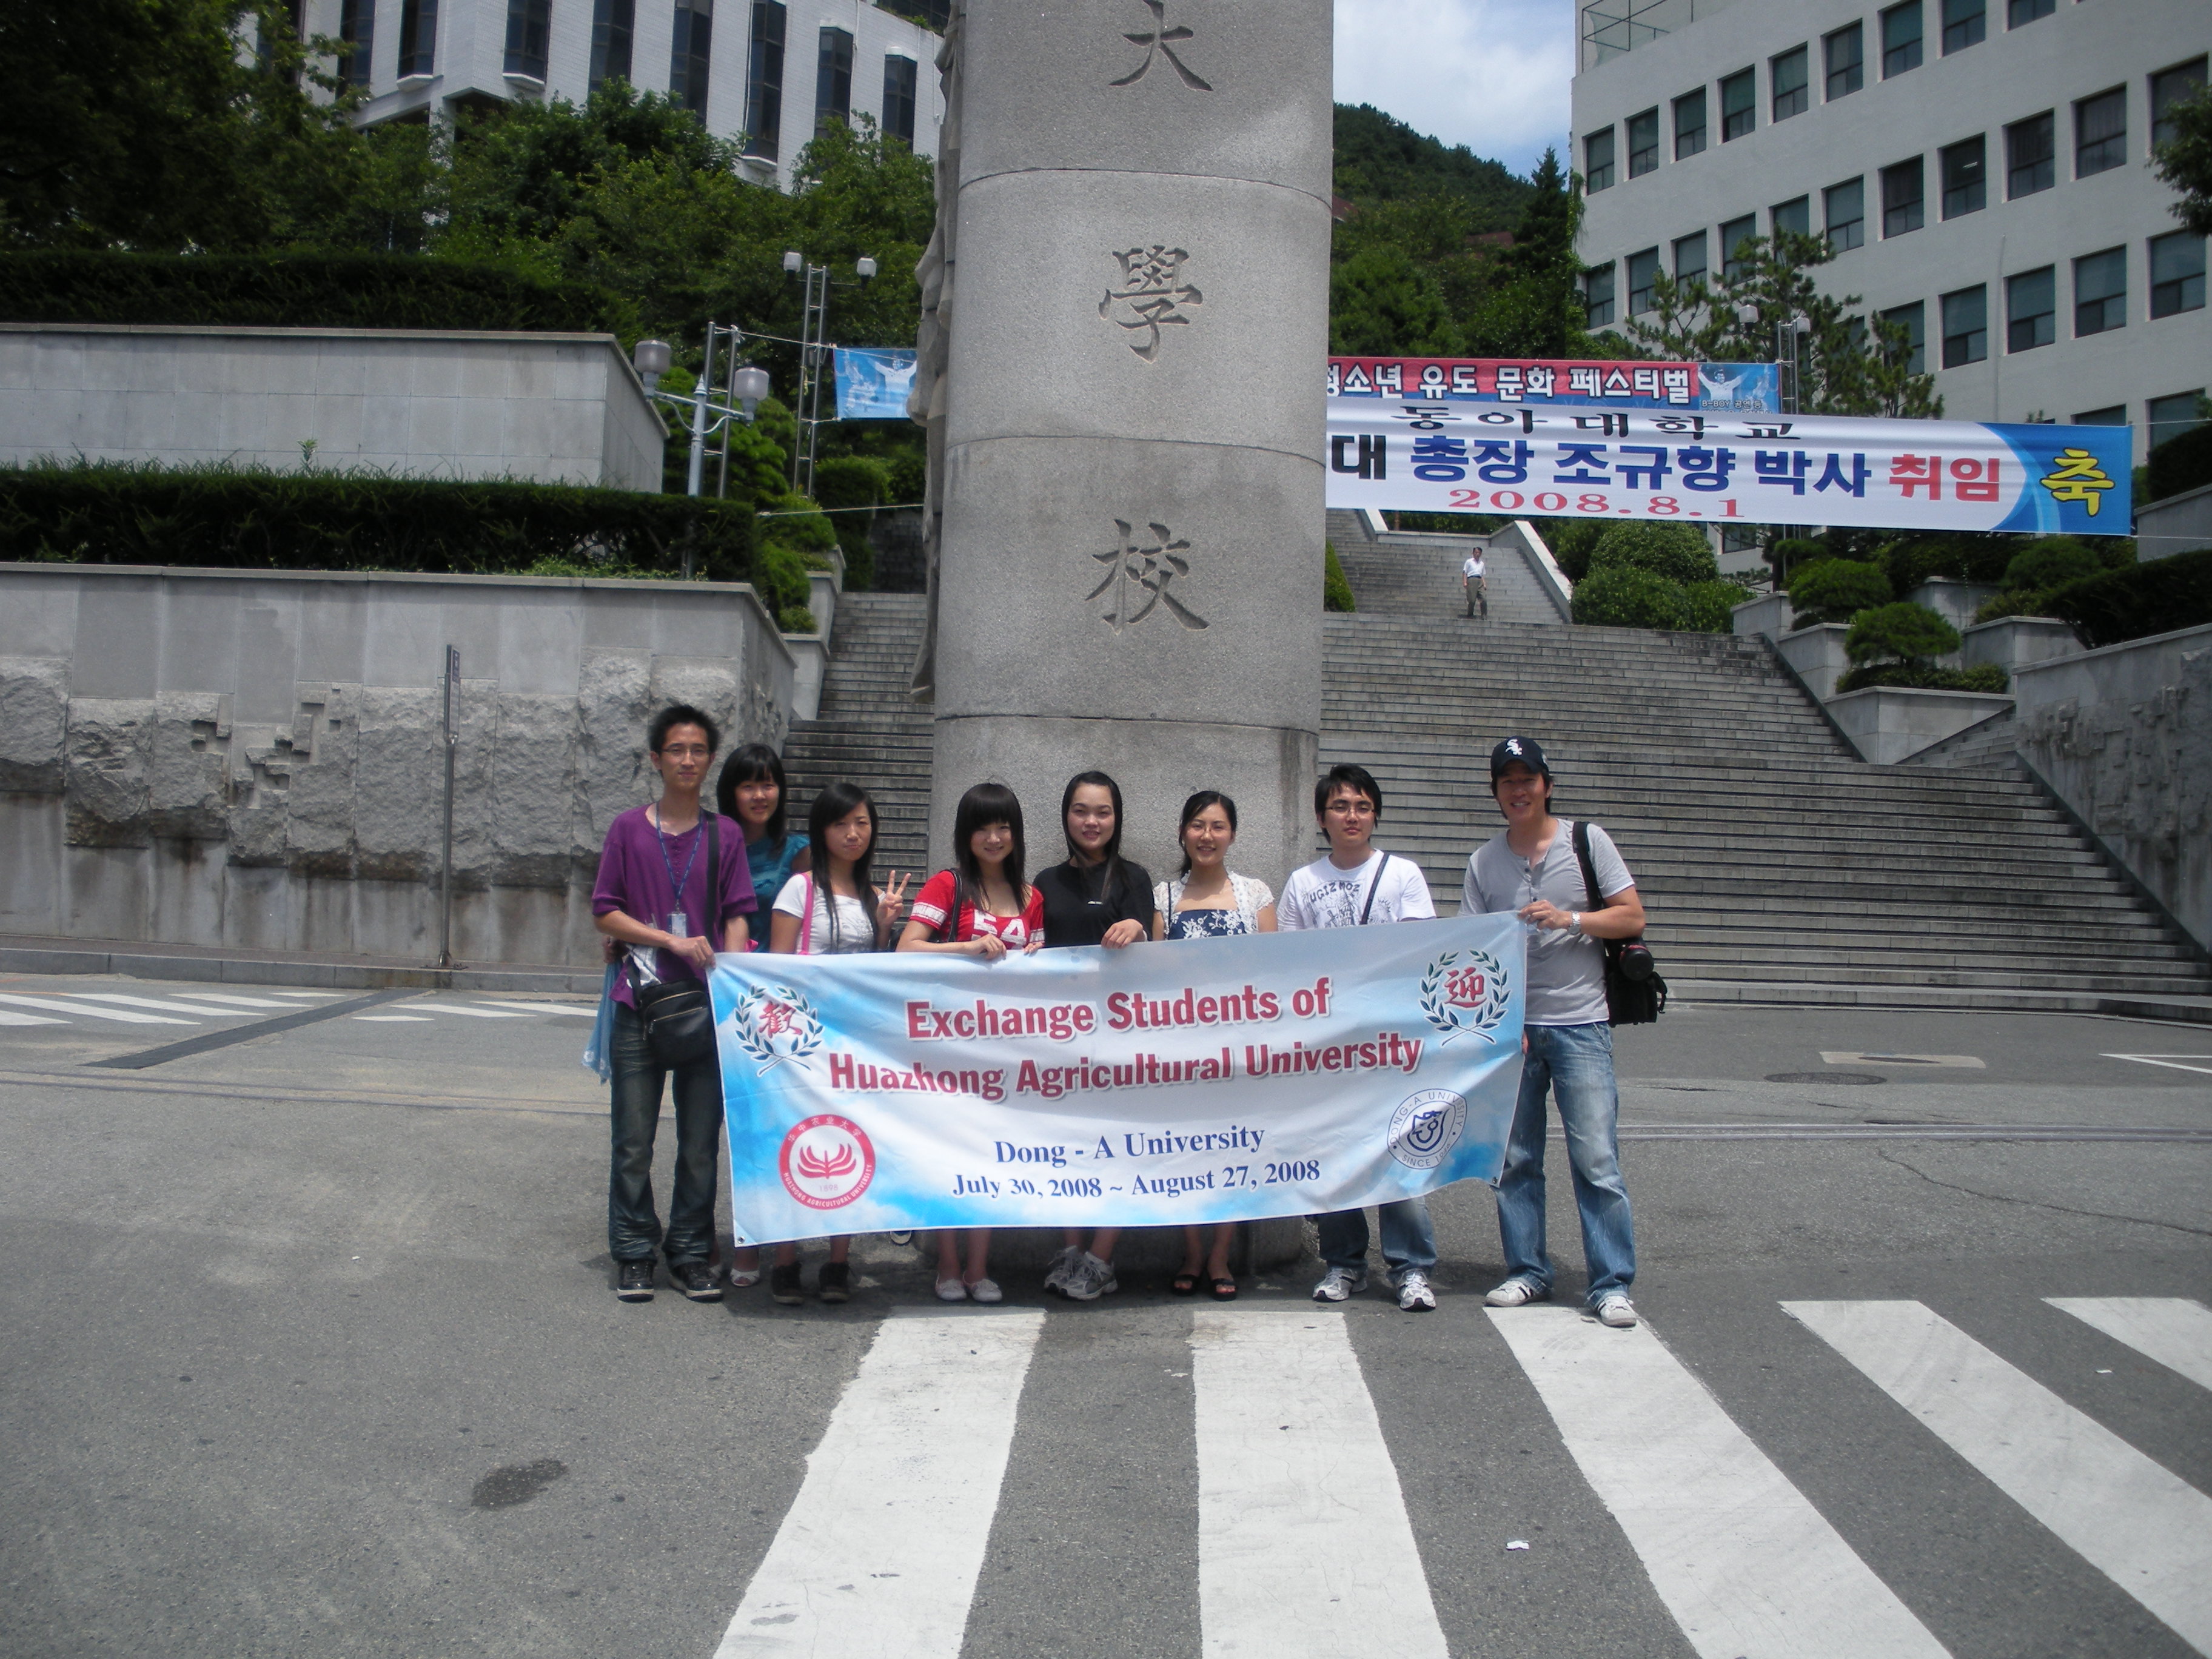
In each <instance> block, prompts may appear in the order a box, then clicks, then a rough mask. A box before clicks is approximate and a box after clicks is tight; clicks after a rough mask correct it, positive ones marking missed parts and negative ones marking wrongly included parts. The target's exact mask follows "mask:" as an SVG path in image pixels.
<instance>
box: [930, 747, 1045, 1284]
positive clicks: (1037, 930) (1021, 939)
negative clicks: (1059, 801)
mask: <svg viewBox="0 0 2212 1659" xmlns="http://www.w3.org/2000/svg"><path fill="white" fill-rule="evenodd" d="M952 847H953V854H954V856H955V857H956V858H957V860H958V864H957V866H956V867H955V868H953V869H951V870H939V872H937V873H936V874H935V875H933V876H932V877H931V878H929V879H928V880H927V881H926V882H924V883H923V884H922V887H921V892H920V893H918V894H916V895H915V901H914V915H913V917H912V919H911V920H909V921H908V923H907V925H906V932H905V933H903V934H902V935H901V936H900V939H899V943H898V948H899V949H900V950H902V951H942V952H944V953H945V954H946V955H952V956H968V957H982V958H983V960H984V961H986V962H997V961H999V960H1000V958H1001V957H1004V956H1005V955H1006V952H1007V951H1010V950H1016V951H1034V950H1036V948H1037V947H1038V946H1040V945H1042V944H1043V943H1044V899H1043V896H1042V895H1041V894H1039V893H1038V891H1037V890H1036V888H1034V887H1032V886H1030V885H1029V884H1028V883H1026V882H1025V881H1024V880H1023V879H1022V872H1023V869H1024V863H1025V860H1024V848H1023V846H1022V804H1021V802H1020V801H1019V800H1018V799H1015V797H1014V792H1013V791H1012V790H1011V789H1009V788H1007V787H1006V785H1004V784H1002V783H979V784H977V785H976V786H975V787H974V788H973V789H970V790H969V792H968V793H966V794H964V795H963V796H961V798H960V805H959V809H958V810H957V811H955V812H954V813H953V815H952ZM959 1247H960V1237H959V1234H958V1233H957V1232H956V1231H952V1230H951V1229H947V1230H946V1231H943V1232H940V1233H939V1234H938V1236H937V1295H938V1299H939V1301H941V1302H965V1301H967V1300H968V1299H969V1298H970V1297H973V1298H974V1299H975V1300H976V1301H978V1302H1002V1301H1004V1300H1005V1299H1006V1297H1005V1293H1004V1292H1003V1291H1000V1289H999V1287H998V1285H996V1284H995V1283H994V1282H993V1280H992V1279H991V1278H990V1276H989V1273H988V1271H987V1268H988V1264H989V1261H990V1254H991V1230H990V1229H989V1228H988V1227H970V1228H969V1229H968V1267H967V1271H966V1272H964V1273H963V1272H962V1271H961V1267H960V1249H959Z"/></svg>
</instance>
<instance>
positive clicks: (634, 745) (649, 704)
mask: <svg viewBox="0 0 2212 1659" xmlns="http://www.w3.org/2000/svg"><path fill="white" fill-rule="evenodd" d="M654 707H655V704H654V702H653V653H651V652H649V651H641V650H635V649H632V650H620V649H613V648H610V647H586V650H585V652H584V659H583V666H582V669H581V671H580V675H579V678H578V684H577V690H576V733H577V767H576V805H575V814H574V818H573V820H572V822H573V823H574V836H575V839H574V842H573V843H572V846H573V849H574V856H575V858H576V859H577V860H578V861H579V862H580V863H586V864H589V865H590V866H592V867H593V868H597V867H598V865H599V849H600V848H602V847H604V846H605V844H606V839H607V826H608V825H609V824H611V823H613V822H614V821H615V819H616V818H617V817H618V816H620V815H621V814H622V813H624V812H627V811H629V809H630V808H631V807H633V806H640V805H644V803H645V802H647V800H649V799H652V797H653V789H654V787H656V786H657V785H658V783H659V780H658V779H657V778H655V777H653V774H652V770H651V769H650V768H648V767H647V765H646V763H645V728H646V726H647V722H648V721H650V720H652V718H653V708H654Z"/></svg>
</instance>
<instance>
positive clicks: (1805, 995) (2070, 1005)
mask: <svg viewBox="0 0 2212 1659" xmlns="http://www.w3.org/2000/svg"><path fill="white" fill-rule="evenodd" d="M1668 994H1669V997H1670V998H1671V999H1672V1000H1679V1001H1680V1002H1681V1003H1683V1004H1685V1005H1686V1006H1719V1005H1725V1006H1734V1007H1765V1008H1889V1009H1898V1010H1903V1011H1906V1012H1927V1013H2003V1014H2102V1015H2104V1016H2106V1018H2113V1019H2155V1020H2166V1021H2171V1022H2172V1023H2174V1024H2185V1025H2212V997H2159V996H2124V995H2122V996H2100V995H2098V994H2094V993H2093V992H2085V991H2084V992H2077V991H2027V990H2017V991H2015V990H2002V989H1998V990H1971V989H1967V988H1965V987H1950V986H1943V985H1819V984H1812V985H1805V984H1763V983H1760V982H1759V981H1753V980H1710V979H1707V980H1699V979H1683V980H1674V981H1669V982H1668Z"/></svg>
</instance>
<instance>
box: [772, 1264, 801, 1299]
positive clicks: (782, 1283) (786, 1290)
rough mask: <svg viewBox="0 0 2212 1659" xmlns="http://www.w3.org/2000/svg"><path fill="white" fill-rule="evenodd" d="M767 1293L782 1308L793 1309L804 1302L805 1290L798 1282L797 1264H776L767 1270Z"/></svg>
mask: <svg viewBox="0 0 2212 1659" xmlns="http://www.w3.org/2000/svg"><path fill="white" fill-rule="evenodd" d="M768 1293H769V1296H771V1297H774V1298H775V1301H776V1302H777V1303H778V1304H781V1306H783V1307H786V1308H795V1307H797V1306H798V1305H799V1304H800V1303H802V1302H804V1301H805V1300H806V1290H805V1286H804V1285H801V1284H800V1283H799V1264H798V1263H797V1262H796V1261H794V1262H792V1263H791V1264H790V1265H789V1266H785V1265H783V1264H781V1263H778V1264H777V1265H776V1266H775V1267H770V1268H769V1270H768Z"/></svg>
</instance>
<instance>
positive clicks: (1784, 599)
mask: <svg viewBox="0 0 2212 1659" xmlns="http://www.w3.org/2000/svg"><path fill="white" fill-rule="evenodd" d="M1792 614H1793V612H1792V608H1791V606H1790V596H1789V595H1788V594H1787V593H1765V594H1762V595H1760V596H1759V598H1758V599H1747V600H1745V601H1744V602H1743V603H1742V604H1741V605H1737V606H1735V608H1734V610H1733V611H1731V612H1730V617H1729V632H1731V633H1733V634H1735V635H1736V636H1737V637H1738V638H1739V639H1753V638H1756V637H1757V636H1758V635H1761V634H1764V635H1766V637H1767V638H1768V639H1770V640H1778V639H1780V638H1781V637H1782V636H1783V635H1784V634H1787V633H1789V632H1790V617H1791V615H1792Z"/></svg>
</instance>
